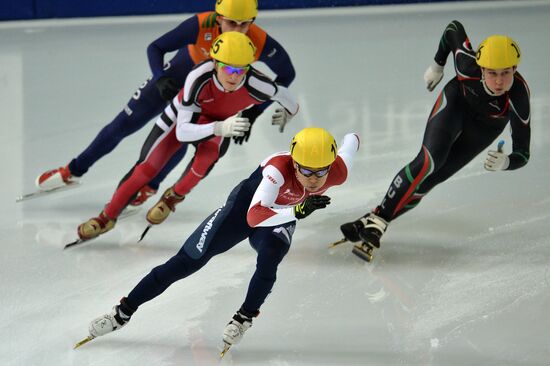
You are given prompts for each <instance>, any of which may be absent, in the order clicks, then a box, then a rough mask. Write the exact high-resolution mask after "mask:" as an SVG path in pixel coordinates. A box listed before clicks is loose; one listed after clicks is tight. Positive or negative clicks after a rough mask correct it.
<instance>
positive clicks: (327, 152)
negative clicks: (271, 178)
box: [290, 127, 337, 168]
mask: <svg viewBox="0 0 550 366" xmlns="http://www.w3.org/2000/svg"><path fill="white" fill-rule="evenodd" d="M336 154H337V149H336V141H335V140H334V137H332V135H331V134H330V133H329V132H328V131H327V130H325V129H324V128H319V127H308V128H304V129H303V130H301V131H300V132H298V133H297V134H296V136H294V138H293V139H292V142H291V143H290V155H291V156H292V159H294V161H295V162H297V163H298V164H300V165H301V166H304V167H308V168H324V167H327V166H329V165H330V164H332V163H333V162H334V160H335V159H336Z"/></svg>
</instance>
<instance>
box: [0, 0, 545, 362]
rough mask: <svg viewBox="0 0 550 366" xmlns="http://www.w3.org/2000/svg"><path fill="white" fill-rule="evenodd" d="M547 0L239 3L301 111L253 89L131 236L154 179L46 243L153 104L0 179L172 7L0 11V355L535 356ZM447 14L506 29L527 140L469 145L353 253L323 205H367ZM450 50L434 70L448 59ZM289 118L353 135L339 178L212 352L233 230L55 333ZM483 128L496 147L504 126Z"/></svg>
mask: <svg viewBox="0 0 550 366" xmlns="http://www.w3.org/2000/svg"><path fill="white" fill-rule="evenodd" d="M549 15H550V3H548V2H531V1H521V2H519V1H516V2H504V3H500V2H489V3H480V4H478V3H472V2H468V3H458V4H457V3H453V4H439V5H414V6H389V7H366V8H347V9H332V10H331V9H328V10H327V9H325V10H314V11H286V12H268V11H265V12H260V15H259V18H258V20H257V23H258V24H259V25H260V26H262V27H263V28H264V29H266V30H268V32H269V33H270V34H271V35H272V36H273V37H274V38H275V39H277V40H278V41H279V42H280V43H282V44H283V45H284V47H285V48H286V50H287V51H288V52H289V54H290V55H291V58H292V60H293V62H294V65H295V68H296V70H297V74H298V76H297V78H296V80H295V82H294V84H292V87H291V91H292V92H293V93H294V94H295V95H297V97H298V99H299V102H300V105H301V110H300V114H299V116H297V117H296V118H295V119H294V120H293V121H292V122H291V124H289V125H288V128H287V129H286V130H285V132H284V133H283V134H279V133H278V132H277V130H276V128H274V127H273V126H271V125H270V121H269V119H270V118H269V114H270V113H269V112H271V111H272V110H273V107H271V108H270V110H269V111H268V113H266V114H264V115H262V116H261V117H260V119H259V120H258V121H257V122H256V124H255V125H254V129H253V132H252V137H251V139H250V141H249V142H248V143H247V144H245V145H243V146H238V145H232V146H231V147H230V150H229V152H228V154H227V155H226V157H224V158H223V159H222V160H221V161H220V162H219V164H218V165H217V166H216V168H215V169H214V170H213V171H212V173H211V174H210V176H209V177H208V178H207V179H206V180H204V181H203V182H202V183H201V184H200V185H199V186H198V187H197V188H196V189H195V190H194V191H193V192H192V193H191V194H190V195H189V196H188V198H187V199H186V200H185V202H183V203H182V204H181V205H180V206H178V210H177V212H176V213H175V214H173V215H172V216H171V217H170V218H169V219H168V221H167V222H166V223H164V224H163V225H161V226H159V227H155V228H153V229H152V230H151V231H150V233H149V234H148V236H147V238H146V239H145V240H144V242H142V243H139V244H137V243H136V240H137V238H138V236H139V234H140V232H141V231H142V230H143V229H144V227H145V219H144V215H145V210H146V208H148V207H150V206H151V205H152V204H154V202H155V201H156V199H152V200H151V201H150V202H148V204H147V207H146V208H143V209H142V211H141V212H140V213H139V214H138V215H134V216H132V217H129V218H127V219H126V220H121V221H120V222H119V223H118V224H117V226H116V228H115V229H114V230H113V231H112V232H109V233H107V234H105V235H104V236H102V237H101V238H99V239H97V240H95V241H93V242H90V243H89V244H86V245H83V246H81V247H77V248H74V249H71V250H65V251H63V250H62V247H63V245H64V244H65V243H67V242H69V241H72V240H74V239H75V238H76V227H77V225H78V224H79V223H81V222H83V221H84V220H86V219H88V218H90V217H92V216H95V215H97V214H98V213H99V212H100V211H101V209H102V207H103V205H104V204H105V203H106V202H107V201H108V200H109V199H110V197H111V195H112V192H113V190H114V188H115V187H116V185H117V183H118V181H119V179H120V178H121V177H122V176H123V174H124V173H126V171H127V170H128V169H129V168H130V167H131V165H132V164H133V162H134V161H135V160H136V159H137V158H138V153H139V149H140V147H141V144H142V142H143V141H144V139H145V136H146V135H147V134H148V132H149V130H150V128H151V126H152V124H150V125H148V126H146V127H145V128H143V129H142V130H141V131H140V132H139V133H137V134H135V135H132V136H131V137H129V138H127V139H126V140H124V141H123V142H122V143H121V144H120V145H119V146H118V148H117V149H116V150H115V151H114V152H113V153H111V154H110V155H108V156H107V157H105V158H104V159H102V160H100V161H99V162H98V163H97V164H96V165H95V166H94V167H93V168H92V169H91V170H90V172H89V173H88V174H87V175H86V176H85V177H84V178H83V180H82V182H83V184H82V185H81V186H80V187H79V188H77V189H74V190H70V191H66V192H62V193H58V194H55V195H50V196H48V197H45V198H40V199H36V200H32V201H28V202H24V203H15V198H16V196H18V195H20V194H22V193H26V192H29V191H32V190H33V187H34V179H35V177H36V176H37V175H38V174H39V173H41V172H42V171H44V170H46V169H48V168H54V167H57V166H61V165H64V164H67V163H68V162H69V160H70V159H71V158H72V157H73V156H76V154H78V153H79V152H80V151H82V150H83V149H84V147H85V146H87V145H88V143H89V142H90V141H91V140H92V138H93V137H94V136H95V135H96V133H97V132H98V131H99V130H100V128H101V127H103V126H104V125H105V124H106V123H107V122H109V121H110V120H111V119H112V118H113V117H114V116H115V115H116V114H117V113H118V112H119V111H120V110H121V109H122V108H123V106H124V105H125V103H126V101H127V100H128V99H129V98H130V97H131V95H132V93H133V91H134V90H136V89H137V87H138V86H139V85H140V84H141V82H142V81H143V80H145V78H147V77H148V76H149V74H150V72H149V68H148V64H147V60H146V55H145V48H146V46H147V45H148V44H149V43H150V42H151V41H152V40H153V39H155V38H157V37H158V36H160V35H161V34H163V33H165V32H166V31H168V30H169V29H171V28H172V27H174V26H175V25H177V24H179V22H180V21H181V20H183V19H185V18H187V17H188V15H181V16H170V17H151V18H129V19H124V18H116V19H99V20H89V19H87V20H68V21H42V22H28V23H25V22H17V23H4V24H2V23H0V111H1V112H0V113H1V124H2V134H1V136H0V142H1V143H0V146H1V149H2V150H1V151H2V153H1V154H0V159H2V160H1V162H2V170H3V173H2V177H3V179H2V182H3V186H2V190H1V193H0V195H1V196H0V197H1V200H2V205H1V207H2V208H1V210H2V211H1V213H0V217H1V224H0V225H1V226H0V227H1V236H2V238H1V241H0V243H1V244H0V261H1V262H0V268H1V269H0V271H1V272H0V273H1V275H0V288H1V294H0V338H1V341H0V364H1V365H3V366H7V365H56V366H64V365H81V366H84V365H94V366H100V365H132V366H136V365H159V366H160V365H217V364H220V365H273V366H282V365H548V364H549V363H550V361H549V360H550V337H549V334H550V332H549V329H550V317H549V310H548V309H549V308H550V292H549V289H550V243H549V241H550V229H549V222H550V220H549V219H550V197H549V192H550V188H548V182H549V180H550V169H549V167H550V158H549V157H550V128H549V126H548V122H549V121H548V119H549V118H548V116H549V114H550V68H549V66H548V65H549V62H548V59H549V58H550V48H549V47H548V37H549V36H550V28H549V26H548V17H549ZM453 19H457V20H460V21H461V22H462V23H463V24H464V26H465V28H466V31H467V32H468V34H469V37H470V40H471V41H472V43H473V44H474V45H475V46H476V45H477V44H479V42H481V40H482V39H483V38H485V37H486V36H488V35H490V34H495V33H503V34H508V35H510V36H512V37H513V38H515V39H516V41H517V42H518V43H519V45H520V46H521V48H522V51H523V59H522V63H521V65H520V69H519V70H520V71H521V73H522V74H523V75H524V77H525V78H526V80H527V81H528V83H529V85H530V87H531V103H532V140H531V161H530V162H529V164H528V165H527V166H526V167H524V168H523V169H520V170H517V171H514V172H498V173H490V172H487V171H485V170H484V169H483V160H484V154H482V155H480V156H478V157H477V158H476V159H474V160H473V161H472V162H471V163H470V164H469V165H468V166H466V167H465V168H464V169H463V170H462V171H460V172H459V173H458V174H456V175H455V176H454V177H453V178H452V179H450V180H449V181H447V182H446V183H444V184H442V185H440V186H439V187H437V188H436V189H434V190H433V191H432V192H431V193H430V194H429V195H428V196H427V197H426V198H425V199H424V201H423V202H422V203H421V204H420V205H419V206H418V207H417V208H416V209H415V210H413V211H411V212H409V213H408V214H407V215H405V216H403V217H401V218H399V219H398V220H396V221H394V222H393V223H392V224H391V225H390V227H389V230H388V232H387V234H386V235H385V237H384V240H383V245H382V248H381V250H379V251H377V252H375V259H374V261H373V262H372V263H366V262H363V261H362V260H360V259H359V258H357V257H356V256H354V255H353V254H352V253H351V246H350V245H349V244H346V245H342V246H340V247H337V248H335V249H332V250H329V249H328V248H327V246H328V243H329V242H331V241H334V240H337V239H339V238H340V237H341V234H340V232H339V225H340V224H341V223H344V222H346V221H350V220H353V219H356V218H357V217H359V216H361V215H362V214H364V213H365V212H367V211H368V210H370V209H371V208H372V207H374V206H375V205H377V204H378V203H379V202H380V200H381V199H382V197H383V195H384V193H385V191H386V189H387V187H388V185H389V183H390V180H391V179H392V178H393V176H394V175H395V173H396V172H397V171H398V170H399V169H400V168H401V167H402V166H403V165H405V164H406V163H408V162H409V161H410V160H411V159H412V158H413V157H414V156H415V155H416V153H417V151H418V149H419V148H420V142H421V138H422V134H423V131H424V125H425V121H426V119H427V116H428V112H429V110H430V109H431V106H432V104H433V103H434V101H435V99H436V96H437V94H436V93H438V92H439V91H440V90H441V88H442V85H443V83H441V84H440V85H439V86H438V88H437V89H436V91H435V92H433V93H430V92H428V91H426V89H425V86H424V81H423V79H422V75H423V73H424V71H425V69H426V68H427V67H428V66H429V65H430V63H431V62H432V60H433V56H434V54H435V51H436V49H437V45H438V42H439V39H440V36H441V34H442V32H443V30H444V28H445V26H446V25H447V24H448V23H449V22H450V21H451V20H453ZM448 61H449V62H448V64H447V67H446V69H445V78H444V82H446V81H448V80H449V79H450V78H451V77H452V76H453V75H454V70H453V67H452V62H451V60H450V59H449V60H448ZM309 125H317V126H322V127H325V128H327V129H329V130H330V131H331V132H332V133H333V134H334V135H335V136H336V137H337V140H339V139H340V138H341V137H342V136H343V135H344V134H345V133H346V132H349V131H355V132H357V133H359V134H360V135H361V137H362V145H361V149H360V151H359V153H358V155H357V159H356V161H355V165H354V168H353V172H352V174H351V177H350V179H349V181H348V182H347V184H345V185H344V186H341V187H336V188H334V189H331V190H330V191H329V192H328V193H329V195H330V196H331V197H332V200H333V201H332V204H331V205H330V207H329V208H327V209H326V210H323V211H319V212H316V213H315V214H313V215H312V216H310V217H309V218H308V219H307V220H304V221H302V222H299V224H298V228H297V231H296V234H295V236H294V241H293V243H292V248H291V250H290V252H289V254H288V255H287V257H286V258H285V260H284V261H283V263H282V264H281V266H280V268H279V273H278V280H277V283H276V285H275V288H274V291H273V293H272V294H271V295H270V297H268V299H267V301H266V303H265V304H264V306H263V307H262V309H261V310H262V314H261V316H260V317H259V318H258V319H256V320H255V321H254V326H253V327H252V328H251V329H250V330H249V331H248V332H247V334H246V335H245V338H244V340H243V342H242V343H241V344H240V345H238V346H236V347H234V348H233V349H231V351H230V353H229V354H228V355H227V356H226V357H225V358H224V359H223V360H221V361H220V360H219V358H218V348H219V346H220V343H221V336H222V331H223V329H224V326H225V324H226V323H227V322H228V321H229V320H230V318H231V316H232V315H233V313H234V311H235V310H237V309H238V308H239V306H240V305H241V303H242V301H243V300H244V295H245V292H246V289H247V285H248V281H249V279H250V277H251V275H252V273H253V271H254V267H255V252H254V251H253V250H252V249H251V248H250V246H249V245H248V243H246V242H243V243H241V244H239V245H238V246H236V247H235V248H234V249H233V250H231V251H229V252H227V253H225V254H224V255H221V256H218V257H216V258H215V259H213V260H212V261H211V262H210V263H209V264H208V265H207V266H206V267H205V268H204V269H203V270H202V271H200V272H198V273H196V274H195V275H193V276H191V277H189V278H187V279H185V280H183V281H180V282H178V283H176V284H175V285H173V286H172V287H170V288H169V289H168V290H167V291H166V292H165V293H164V294H163V295H161V296H159V297H158V298H156V299H154V300H152V301H150V302H148V303H146V304H144V305H143V306H142V307H141V308H140V310H139V311H138V312H137V313H136V314H135V315H134V317H133V318H132V321H131V322H130V323H129V325H128V326H127V327H125V328H124V329H122V330H120V331H118V332H117V333H115V334H111V335H108V336H106V337H103V338H99V339H96V340H94V341H93V342H92V343H90V344H87V345H85V346H83V347H82V348H80V349H78V350H73V349H72V346H73V344H74V343H75V342H76V341H78V340H80V339H82V338H83V337H85V336H86V335H87V333H88V331H87V327H88V323H89V322H90V320H92V319H93V318H95V317H96V316H99V315H101V314H103V313H106V312H108V311H110V309H111V307H112V306H113V305H114V304H116V303H117V302H118V300H119V299H120V298H121V297H122V296H125V295H126V294H127V293H128V292H129V290H130V289H131V288H132V287H133V286H134V285H135V284H137V282H138V281H139V280H140V279H141V278H142V277H143V276H144V275H145V274H146V273H148V272H149V271H150V270H151V269H152V268H153V267H154V266H156V265H158V264H161V263H164V262H165V261H166V260H167V259H168V258H169V257H171V256H172V255H173V254H175V253H176V251H177V250H178V249H179V248H180V246H181V244H182V243H183V241H184V239H185V238H186V237H187V235H189V234H190V233H191V232H192V230H193V229H194V228H195V227H196V225H197V224H198V223H200V222H201V221H202V220H203V218H204V217H206V215H207V214H209V213H210V212H211V211H213V210H214V209H215V208H217V207H218V206H220V205H221V204H222V203H223V202H224V201H225V198H226V196H227V194H228V193H229V191H230V190H231V189H232V187H233V186H234V185H236V184H237V183H238V182H239V181H240V180H241V179H243V178H245V177H247V176H248V175H249V173H250V172H251V171H253V170H254V169H255V167H256V166H257V164H258V163H259V162H260V161H262V160H263V159H264V157H266V156H268V155H269V154H271V153H273V152H276V151H281V150H286V149H287V147H288V143H289V141H290V139H291V137H292V135H293V134H294V133H296V132H297V131H299V130H300V129H301V128H303V127H305V126H309ZM503 138H504V139H505V140H506V142H507V143H506V145H505V150H506V151H508V152H509V151H510V148H511V142H510V134H509V129H508V128H507V129H506V131H505V132H504V133H503ZM495 145H496V143H495ZM192 151H193V149H190V151H189V152H188V156H187V158H186V161H187V160H188V159H189V158H190V156H191V155H192V154H191V153H192ZM184 167H185V163H183V164H182V165H181V166H180V167H178V169H177V172H174V173H173V174H172V175H170V176H169V177H168V179H167V180H166V181H165V183H164V184H163V186H161V189H164V188H166V187H168V186H169V184H171V183H173V182H174V180H175V179H176V178H177V177H178V176H179V173H180V172H181V171H182V169H183V168H184Z"/></svg>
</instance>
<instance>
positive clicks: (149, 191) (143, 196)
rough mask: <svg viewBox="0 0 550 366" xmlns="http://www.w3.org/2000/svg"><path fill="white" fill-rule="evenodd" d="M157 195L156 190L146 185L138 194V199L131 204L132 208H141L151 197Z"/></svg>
mask: <svg viewBox="0 0 550 366" xmlns="http://www.w3.org/2000/svg"><path fill="white" fill-rule="evenodd" d="M155 194H157V190H156V189H153V188H151V187H149V186H147V185H145V186H143V187H142V188H141V189H140V190H139V192H138V194H137V197H136V198H135V199H134V200H133V201H132V202H130V205H131V206H140V205H142V204H143V203H144V202H145V201H147V200H148V199H149V197H151V196H154V195H155Z"/></svg>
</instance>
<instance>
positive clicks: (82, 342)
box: [73, 335, 95, 349]
mask: <svg viewBox="0 0 550 366" xmlns="http://www.w3.org/2000/svg"><path fill="white" fill-rule="evenodd" d="M94 338H95V337H94V336H93V335H89V336H87V337H86V338H84V339H83V340H81V341H80V342H78V343H77V344H75V345H74V347H73V349H77V348H78V347H80V346H82V345H84V344H86V343H88V342H89V341H91V340H92V339H94Z"/></svg>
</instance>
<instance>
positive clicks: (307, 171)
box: [296, 164, 330, 178]
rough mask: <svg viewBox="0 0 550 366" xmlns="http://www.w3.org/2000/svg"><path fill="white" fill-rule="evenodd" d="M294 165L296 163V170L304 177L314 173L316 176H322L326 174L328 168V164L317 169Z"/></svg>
mask: <svg viewBox="0 0 550 366" xmlns="http://www.w3.org/2000/svg"><path fill="white" fill-rule="evenodd" d="M296 165H298V171H299V172H300V174H302V175H303V176H304V177H306V178H309V177H311V176H312V175H314V174H315V176H316V177H317V178H322V177H324V176H325V175H327V173H328V171H329V170H330V165H329V166H327V167H325V168H322V169H317V170H314V169H309V168H304V167H303V166H301V165H300V164H296Z"/></svg>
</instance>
